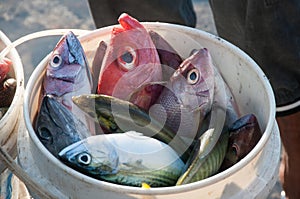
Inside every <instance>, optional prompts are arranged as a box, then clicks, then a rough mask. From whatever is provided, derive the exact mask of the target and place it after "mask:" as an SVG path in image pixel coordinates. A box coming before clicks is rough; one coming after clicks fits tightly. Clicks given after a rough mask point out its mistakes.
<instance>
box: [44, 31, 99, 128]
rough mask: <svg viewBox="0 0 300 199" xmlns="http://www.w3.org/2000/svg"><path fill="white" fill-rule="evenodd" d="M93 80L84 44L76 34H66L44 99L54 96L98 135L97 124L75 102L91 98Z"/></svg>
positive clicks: (49, 72)
mask: <svg viewBox="0 0 300 199" xmlns="http://www.w3.org/2000/svg"><path fill="white" fill-rule="evenodd" d="M92 88H93V82H92V76H91V72H90V68H89V66H88V62H87V60H86V57H85V53H84V50H83V48H82V46H81V43H80V41H79V40H78V38H77V37H76V36H75V35H74V33H73V32H72V31H70V32H68V33H66V34H65V35H64V36H63V37H62V38H61V39H60V40H59V42H58V43H57V45H56V47H55V48H54V50H53V52H52V54H51V56H50V60H49V63H48V65H47V68H46V73H45V76H44V79H43V84H42V96H41V100H42V98H43V96H45V95H52V96H53V97H54V98H56V100H58V101H59V102H60V103H62V104H63V105H64V106H65V107H67V108H68V109H69V110H71V111H72V112H73V113H74V114H75V115H76V116H77V117H78V118H81V120H82V122H83V123H84V124H85V125H86V126H87V127H89V128H90V129H91V131H94V126H93V125H94V124H93V123H92V122H89V120H88V119H87V118H85V116H84V114H83V113H82V111H81V110H80V109H78V108H77V107H76V106H75V105H74V104H73V102H72V96H74V95H80V94H89V93H91V91H92Z"/></svg>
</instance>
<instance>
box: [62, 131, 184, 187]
mask: <svg viewBox="0 0 300 199" xmlns="http://www.w3.org/2000/svg"><path fill="white" fill-rule="evenodd" d="M59 157H60V159H61V160H62V161H63V162H65V163H66V164H67V165H69V166H71V167H72V168H74V169H76V170H78V171H81V172H83V173H85V174H87V175H90V176H92V177H94V178H97V179H100V180H104V181H108V182H112V183H117V184H122V185H128V186H137V187H141V186H142V183H147V184H148V185H150V186H151V187H162V186H172V185H175V183H176V181H177V179H178V177H179V176H180V174H181V173H182V169H183V167H184V163H183V162H182V160H181V159H180V158H179V156H178V155H177V154H176V152H175V151H174V150H173V149H172V148H170V147H169V146H168V145H166V144H164V143H163V142H160V141H158V140H156V139H153V138H150V137H146V136H143V135H142V134H140V133H137V132H135V131H130V132H126V133H122V134H108V135H107V134H105V135H104V134H103V135H96V136H91V137H88V138H87V139H85V140H82V141H80V142H77V143H74V144H72V145H70V146H68V147H66V148H65V149H63V150H62V151H61V152H60V153H59Z"/></svg>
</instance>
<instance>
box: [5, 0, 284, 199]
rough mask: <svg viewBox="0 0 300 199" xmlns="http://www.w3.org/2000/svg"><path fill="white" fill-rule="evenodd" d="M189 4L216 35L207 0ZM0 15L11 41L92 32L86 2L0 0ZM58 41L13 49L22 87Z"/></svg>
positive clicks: (274, 196)
mask: <svg viewBox="0 0 300 199" xmlns="http://www.w3.org/2000/svg"><path fill="white" fill-rule="evenodd" d="M193 4H194V9H195V12H196V15H197V26H196V28H197V29H201V30H204V31H206V32H209V33H212V34H215V35H217V32H216V29H215V26H214V22H213V16H212V13H211V10H210V7H209V3H208V0H193ZM0 13H1V15H0V30H1V31H2V32H3V33H4V34H6V35H7V36H8V37H9V38H10V40H11V41H15V40H16V39H18V38H20V37H22V36H24V35H27V34H30V33H33V32H36V31H41V30H46V29H59V28H69V29H85V30H93V29H95V25H94V22H93V19H92V16H91V13H90V11H89V5H88V2H87V0H76V1H74V0H51V1H44V0H10V1H7V0H0ZM116 23H117V19H116ZM59 38H60V36H58V37H54V36H52V37H46V38H40V39H35V40H32V41H28V42H26V43H24V44H21V45H20V46H18V47H17V50H18V52H19V54H20V56H21V59H22V62H23V66H24V75H25V84H26V83H27V81H28V79H29V77H30V75H31V73H32V71H33V70H34V68H35V66H37V65H38V63H39V62H40V61H41V60H42V59H43V58H44V57H45V56H46V55H47V54H48V53H49V52H50V51H51V50H52V49H53V48H54V46H55V45H56V43H57V41H58V40H59ZM280 191H281V186H280V183H277V184H276V185H275V187H274V189H273V190H272V192H271V194H270V196H269V197H268V199H280V198H281V197H280Z"/></svg>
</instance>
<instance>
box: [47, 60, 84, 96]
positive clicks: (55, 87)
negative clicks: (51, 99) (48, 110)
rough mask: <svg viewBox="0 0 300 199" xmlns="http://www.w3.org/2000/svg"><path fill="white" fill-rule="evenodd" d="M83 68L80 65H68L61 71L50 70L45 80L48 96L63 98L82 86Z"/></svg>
mask: <svg viewBox="0 0 300 199" xmlns="http://www.w3.org/2000/svg"><path fill="white" fill-rule="evenodd" d="M82 72H83V71H82V66H81V65H78V64H72V65H66V66H65V67H62V68H60V69H59V70H55V71H53V70H48V71H47V74H46V78H45V80H44V90H45V93H46V94H52V95H55V96H58V97H60V96H62V95H64V94H66V93H70V92H73V91H74V90H76V89H77V87H80V86H78V84H81V81H82V80H83V75H82V74H81V73H82Z"/></svg>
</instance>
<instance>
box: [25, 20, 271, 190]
mask: <svg viewBox="0 0 300 199" xmlns="http://www.w3.org/2000/svg"><path fill="white" fill-rule="evenodd" d="M142 24H143V25H145V27H146V29H154V30H155V29H163V30H168V31H170V30H176V31H179V32H183V33H188V34H192V35H195V36H197V35H198V36H201V37H202V38H204V39H207V40H209V41H211V42H214V43H217V44H218V45H222V46H224V47H226V48H229V49H230V50H231V51H232V52H233V53H235V54H237V55H238V56H239V57H242V58H243V59H245V60H246V61H247V62H248V63H249V65H250V66H251V67H252V68H253V69H254V70H255V72H256V73H257V75H258V77H259V79H260V80H261V81H262V82H263V86H264V89H265V91H266V93H267V97H268V100H269V102H270V105H269V106H270V107H269V113H268V120H267V125H266V128H265V131H264V133H263V135H262V137H261V139H260V140H259V142H258V143H257V144H256V146H255V147H254V149H252V150H251V152H250V153H249V154H247V156H246V157H247V158H243V159H242V160H241V161H239V162H238V163H236V164H235V165H233V166H232V167H230V168H228V169H227V170H225V171H223V172H220V173H218V174H215V175H213V176H211V177H208V178H206V179H204V180H201V181H198V182H194V183H189V184H185V185H180V186H171V187H159V188H151V189H141V188H140V187H130V186H125V185H118V184H113V183H109V182H104V181H101V180H97V179H95V178H92V177H89V176H87V175H85V174H82V173H80V172H78V171H76V170H74V169H72V168H70V167H68V166H67V165H65V164H63V163H62V162H61V161H59V160H58V159H57V158H55V157H54V156H53V155H52V154H51V153H50V152H49V151H48V150H47V149H46V148H45V147H44V146H43V144H42V143H41V142H40V141H39V139H38V137H37V136H36V134H35V132H34V129H33V126H32V123H31V120H30V110H29V107H30V106H29V102H30V100H31V96H30V92H31V91H32V90H33V89H34V83H35V82H36V79H37V78H38V77H39V75H40V74H42V72H43V71H44V69H45V63H46V61H47V59H48V57H49V56H50V54H49V55H48V56H46V57H45V58H44V59H43V60H42V61H41V62H40V63H39V65H38V66H37V67H36V69H35V70H34V71H33V73H32V75H31V76H30V78H29V80H28V84H27V88H26V90H25V94H24V106H23V115H24V120H25V125H26V127H27V129H28V132H29V135H30V137H31V139H32V140H33V141H34V144H35V145H36V146H37V148H38V149H39V150H40V151H41V152H42V153H43V155H45V156H47V158H48V159H49V160H50V161H52V162H54V163H55V165H57V166H58V167H60V169H62V170H63V171H64V172H66V173H68V174H71V175H73V176H74V177H76V178H78V179H80V180H83V181H86V182H89V183H91V184H93V185H95V186H101V187H102V188H104V189H107V190H111V191H114V192H121V193H129V194H147V195H156V194H161V195H166V194H171V193H172V194H173V193H181V192H186V191H189V190H195V189H199V188H203V187H206V186H209V185H212V184H214V183H216V182H218V181H221V180H224V179H225V178H227V177H229V176H231V175H233V174H234V173H235V172H237V171H239V170H240V169H242V168H243V167H244V166H245V165H247V164H248V163H249V162H250V161H251V160H252V159H253V158H254V157H255V156H256V155H257V154H258V153H259V152H260V151H262V149H263V147H264V146H265V144H266V143H267V141H268V139H269V137H270V135H271V132H272V129H273V126H274V123H275V107H276V105H275V98H274V95H273V91H272V87H271V85H270V83H269V81H268V79H267V77H266V75H265V74H264V73H263V71H262V70H261V68H260V67H259V66H258V65H257V63H256V62H255V61H254V60H253V59H252V58H250V57H249V55H247V54H246V53H245V52H243V51H242V50H241V49H240V48H238V47H237V46H235V45H233V44H231V43H229V42H228V41H226V40H224V39H222V38H220V37H218V36H216V35H213V34H211V33H208V32H205V31H202V30H199V29H195V28H190V27H186V26H182V25H176V24H169V23H161V22H142ZM114 26H116V25H112V26H108V27H104V28H100V29H96V30H93V31H91V32H88V33H85V34H83V35H80V36H79V39H80V41H84V40H88V38H89V37H93V36H95V35H98V36H99V35H101V34H106V33H109V32H110V31H111V29H112V28H113V27H114Z"/></svg>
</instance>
